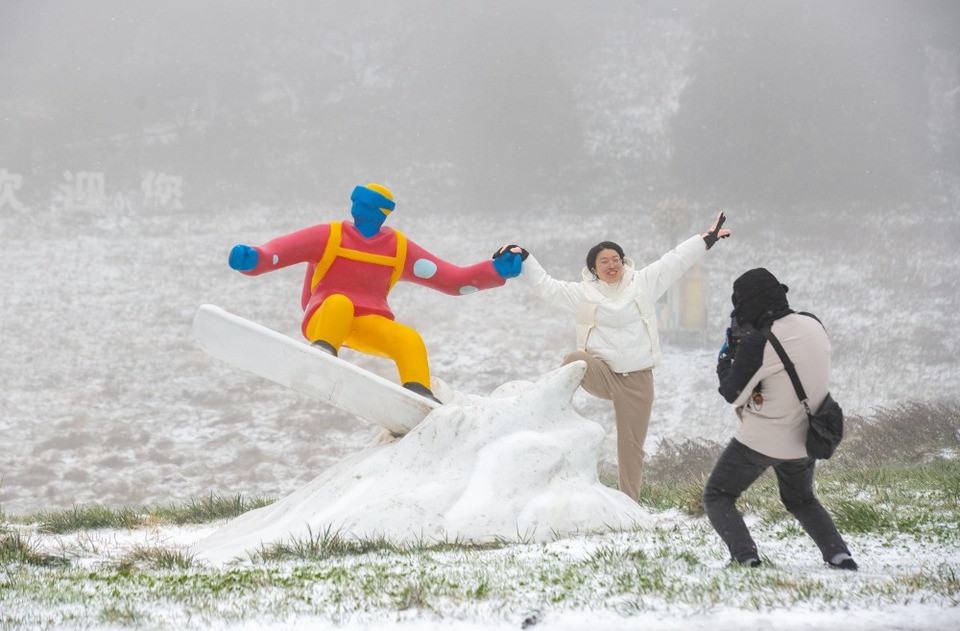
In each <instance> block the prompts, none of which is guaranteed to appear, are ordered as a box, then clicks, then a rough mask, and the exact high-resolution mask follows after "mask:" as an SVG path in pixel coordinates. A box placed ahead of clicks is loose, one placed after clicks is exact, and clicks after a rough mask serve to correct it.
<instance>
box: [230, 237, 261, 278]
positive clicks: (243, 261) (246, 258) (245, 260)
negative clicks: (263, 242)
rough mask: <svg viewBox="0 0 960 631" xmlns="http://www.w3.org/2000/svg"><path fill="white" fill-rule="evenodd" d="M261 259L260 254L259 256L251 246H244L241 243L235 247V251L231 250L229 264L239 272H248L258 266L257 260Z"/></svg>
mask: <svg viewBox="0 0 960 631" xmlns="http://www.w3.org/2000/svg"><path fill="white" fill-rule="evenodd" d="M259 258H260V254H258V253H257V251H256V250H254V249H253V248H251V247H250V246H249V245H243V244H242V243H241V244H239V245H235V246H233V249H231V250H230V259H229V260H228V261H227V263H229V264H230V267H231V268H233V269H235V270H237V271H240V272H246V271H247V270H252V269H253V268H254V267H256V266H257V260H258V259H259Z"/></svg>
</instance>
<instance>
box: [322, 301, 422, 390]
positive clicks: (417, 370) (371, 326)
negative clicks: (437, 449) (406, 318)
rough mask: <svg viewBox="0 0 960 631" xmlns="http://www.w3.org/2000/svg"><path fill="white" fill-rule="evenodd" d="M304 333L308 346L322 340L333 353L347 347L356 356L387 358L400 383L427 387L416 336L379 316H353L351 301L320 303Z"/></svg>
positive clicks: (416, 334) (419, 344)
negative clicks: (393, 365)
mask: <svg viewBox="0 0 960 631" xmlns="http://www.w3.org/2000/svg"><path fill="white" fill-rule="evenodd" d="M306 331H307V339H308V340H310V341H311V342H316V341H317V340H323V341H324V342H328V343H329V344H332V345H333V347H334V348H336V349H337V350H340V347H341V346H347V347H348V348H352V349H353V350H355V351H357V352H359V353H366V354H367V355H379V356H381V357H389V358H390V359H392V360H393V361H394V362H395V363H396V364H397V370H398V371H399V373H400V383H409V382H411V381H414V382H416V383H420V384H423V385H424V386H426V387H428V388H429V387H430V367H429V364H428V362H427V347H426V345H425V344H424V343H423V338H421V337H420V334H419V333H417V332H416V331H414V330H413V329H411V328H410V327H408V326H406V325H405V324H400V323H399V322H394V321H393V320H391V319H389V318H385V317H383V316H379V315H364V316H355V315H354V309H353V301H351V300H350V299H349V298H347V297H346V296H344V295H343V294H334V295H332V296H330V297H328V298H327V299H326V300H324V301H323V304H322V305H320V308H319V309H317V310H316V312H314V314H313V315H312V316H311V317H310V321H309V322H308V323H307V329H306Z"/></svg>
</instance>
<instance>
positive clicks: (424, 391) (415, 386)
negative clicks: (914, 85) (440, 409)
mask: <svg viewBox="0 0 960 631" xmlns="http://www.w3.org/2000/svg"><path fill="white" fill-rule="evenodd" d="M403 387H404V388H406V389H407V390H410V391H411V392H416V393H417V394H419V395H420V396H422V397H424V398H426V399H430V400H431V401H436V402H437V403H439V404H440V405H443V402H442V401H441V400H440V399H438V398H437V397H435V396H433V392H432V391H431V390H430V388H428V387H426V386H425V385H423V384H422V383H420V382H417V381H408V382H407V383H405V384H403Z"/></svg>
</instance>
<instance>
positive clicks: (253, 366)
mask: <svg viewBox="0 0 960 631" xmlns="http://www.w3.org/2000/svg"><path fill="white" fill-rule="evenodd" d="M193 334H194V337H195V338H196V340H197V343H198V344H199V345H200V348H202V349H203V350H204V351H206V352H207V353H208V354H210V355H212V356H214V357H216V358H217V359H221V360H223V361H225V362H227V363H228V364H230V365H232V366H236V367H237V368H242V369H243V370H246V371H248V372H251V373H253V374H255V375H258V376H260V377H264V378H266V379H269V380H270V381H273V382H276V383H279V384H280V385H283V386H287V387H290V388H293V389H294V390H296V391H297V392H300V393H302V394H306V395H308V396H312V397H316V398H318V399H322V400H324V401H326V402H327V403H330V404H331V405H333V406H335V407H337V408H340V409H341V410H343V411H345V412H350V413H351V414H354V415H356V416H358V417H360V418H362V419H364V420H365V421H369V422H371V423H375V424H376V425H379V426H381V427H384V428H386V429H388V430H390V431H391V432H393V433H394V434H406V433H407V432H408V431H410V430H411V429H413V428H414V427H415V426H416V425H417V424H418V423H419V422H420V421H422V420H423V418H424V417H425V416H426V415H427V414H429V413H430V412H431V411H432V410H433V409H435V408H437V407H439V404H438V403H436V402H434V401H430V400H429V399H426V398H424V397H422V396H420V395H418V394H415V393H413V392H411V391H409V390H407V389H406V388H403V387H402V386H400V385H398V384H396V383H393V382H391V381H388V380H387V379H384V378H383V377H380V376H379V375H375V374H373V373H371V372H368V371H366V370H364V369H362V368H360V367H358V366H355V365H353V364H351V363H349V362H346V361H344V360H342V359H338V358H336V357H334V356H332V355H330V354H328V353H325V352H323V351H321V350H319V349H316V348H314V347H312V346H311V345H310V344H309V343H307V342H306V341H301V340H295V339H293V338H291V337H288V336H286V335H283V334H281V333H277V332H276V331H273V330H271V329H268V328H267V327H265V326H262V325H259V324H257V323H255V322H251V321H249V320H246V319H244V318H241V317H240V316H236V315H233V314H232V313H229V312H227V311H224V310H223V309H221V308H220V307H216V306H214V305H202V306H201V307H200V309H199V310H197V315H196V316H195V317H194V319H193Z"/></svg>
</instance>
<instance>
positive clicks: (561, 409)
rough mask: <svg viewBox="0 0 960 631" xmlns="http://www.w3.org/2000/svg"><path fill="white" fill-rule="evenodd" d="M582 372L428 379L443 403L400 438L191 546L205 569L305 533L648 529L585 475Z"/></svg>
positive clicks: (499, 536)
mask: <svg viewBox="0 0 960 631" xmlns="http://www.w3.org/2000/svg"><path fill="white" fill-rule="evenodd" d="M585 369H586V365H585V364H584V363H583V362H575V363H573V364H569V365H567V366H563V367H561V368H559V369H557V370H555V371H553V372H551V373H549V374H547V375H545V376H544V377H542V378H541V379H540V380H539V381H537V382H536V383H531V382H523V381H514V382H510V383H507V384H504V385H503V386H501V387H500V388H498V389H497V390H496V391H495V392H493V393H492V394H491V395H490V396H489V397H481V396H476V395H465V394H462V393H459V392H455V391H452V390H451V389H449V388H448V387H447V386H446V384H443V383H442V382H435V383H434V386H435V390H436V392H437V394H438V396H439V398H440V399H441V400H442V401H444V403H445V405H444V406H443V407H441V408H438V409H436V410H434V411H433V412H431V413H430V414H429V415H428V416H427V417H426V418H425V419H424V420H423V422H422V423H420V424H419V425H418V426H417V427H415V428H414V429H413V430H412V431H411V432H410V433H408V434H406V435H405V436H403V437H401V438H398V439H389V438H387V439H384V440H381V441H379V442H378V443H376V444H374V445H372V446H370V447H368V448H367V449H364V450H362V451H360V452H358V453H355V454H353V455H351V456H348V457H347V458H344V459H343V460H341V461H340V462H339V463H337V464H335V465H334V466H332V467H331V468H329V469H328V470H327V471H325V472H324V473H322V474H321V475H319V476H318V477H316V478H315V479H314V480H312V481H311V482H310V483H308V484H307V485H305V486H304V487H303V488H301V489H299V490H298V491H296V492H294V493H292V494H291V495H289V496H287V497H286V498H284V499H282V500H280V501H278V502H276V503H274V504H271V505H270V506H266V507H263V508H260V509H257V510H253V511H250V512H249V513H245V514H243V515H241V516H239V517H237V518H236V519H234V520H232V521H230V522H228V523H227V524H226V525H224V526H223V527H222V528H221V529H219V530H218V531H216V532H214V533H213V534H212V535H211V536H210V537H208V538H207V539H205V540H203V541H201V542H199V543H198V544H196V546H195V547H194V553H195V558H196V559H198V560H205V561H208V562H210V563H224V562H228V561H231V560H235V559H241V558H243V557H245V556H246V555H247V554H248V553H250V552H254V551H256V550H259V549H261V548H262V547H263V546H269V545H271V544H276V543H282V542H287V543H289V542H291V541H305V540H307V539H309V538H310V537H311V536H315V535H316V534H317V533H324V532H330V533H337V534H338V535H339V536H340V537H341V538H345V539H350V538H357V539H374V538H377V539H380V538H382V539H385V540H387V541H390V542H393V543H397V544H408V543H423V544H430V543H434V542H436V543H441V542H451V541H457V542H461V543H485V542H491V541H496V540H508V541H515V540H524V541H547V540H552V539H556V538H558V537H563V536H568V535H573V534H577V533H584V532H596V531H605V530H614V529H627V528H636V527H641V526H644V525H650V524H652V522H653V519H652V516H651V515H649V514H648V513H647V512H646V511H644V510H643V509H642V508H641V507H640V506H639V505H638V504H637V503H636V502H634V501H632V500H630V499H629V498H628V497H627V496H626V495H624V494H622V493H620V492H619V491H616V490H613V489H610V488H608V487H605V486H603V485H602V484H601V483H600V482H599V479H598V477H597V464H598V461H599V458H600V451H601V443H602V442H603V438H604V432H603V429H602V428H601V426H600V425H599V424H597V423H595V422H593V421H589V420H587V419H585V418H583V417H582V416H580V415H579V414H577V412H576V411H575V410H574V408H573V406H572V403H571V400H572V398H573V393H574V392H575V391H576V389H577V387H578V386H579V384H580V379H581V378H582V376H583V373H584V370H585Z"/></svg>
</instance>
